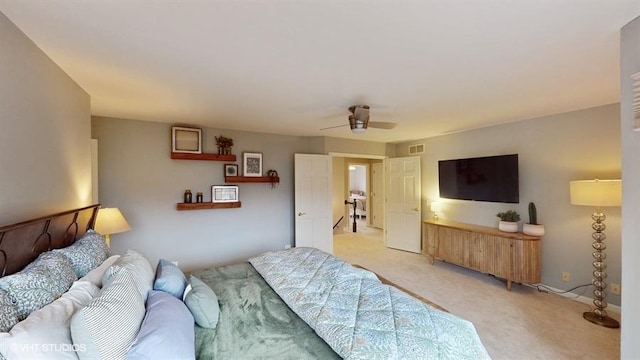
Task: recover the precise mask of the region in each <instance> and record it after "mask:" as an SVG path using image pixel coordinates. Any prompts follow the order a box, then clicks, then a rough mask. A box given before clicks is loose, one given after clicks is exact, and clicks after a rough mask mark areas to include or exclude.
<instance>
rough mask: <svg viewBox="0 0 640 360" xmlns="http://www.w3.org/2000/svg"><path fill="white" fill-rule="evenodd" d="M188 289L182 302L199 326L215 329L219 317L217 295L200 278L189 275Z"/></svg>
mask: <svg viewBox="0 0 640 360" xmlns="http://www.w3.org/2000/svg"><path fill="white" fill-rule="evenodd" d="M189 281H190V283H191V284H190V289H187V290H186V291H185V295H184V296H185V297H184V303H185V304H186V305H187V308H189V311H191V314H192V315H193V318H194V319H195V321H196V324H198V325H199V326H201V327H204V328H209V329H215V328H216V326H217V325H218V318H219V317H220V304H218V297H217V296H216V293H214V292H213V290H211V288H210V287H209V286H208V285H207V284H205V283H204V282H202V280H200V279H198V278H197V277H195V276H193V275H191V277H190V278H189Z"/></svg>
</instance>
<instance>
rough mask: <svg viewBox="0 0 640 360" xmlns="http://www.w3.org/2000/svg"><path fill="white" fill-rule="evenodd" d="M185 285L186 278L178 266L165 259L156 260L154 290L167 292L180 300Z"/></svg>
mask: <svg viewBox="0 0 640 360" xmlns="http://www.w3.org/2000/svg"><path fill="white" fill-rule="evenodd" d="M186 287H187V278H186V277H185V276H184V273H183V272H182V270H180V268H178V267H177V266H175V265H174V264H173V263H172V262H170V261H167V260H165V259H160V261H158V266H157V267H156V278H155V280H154V282H153V289H154V290H161V291H164V292H167V293H169V294H171V295H173V296H175V297H176V298H178V299H180V300H182V295H183V294H184V289H185V288H186Z"/></svg>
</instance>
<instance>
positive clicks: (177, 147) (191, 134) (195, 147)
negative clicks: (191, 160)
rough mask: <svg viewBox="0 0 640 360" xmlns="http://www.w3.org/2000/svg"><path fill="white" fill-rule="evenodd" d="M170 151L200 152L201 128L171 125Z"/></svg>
mask: <svg viewBox="0 0 640 360" xmlns="http://www.w3.org/2000/svg"><path fill="white" fill-rule="evenodd" d="M171 151H172V152H177V153H190V154H202V129H198V128H190V127H182V126H172V127H171Z"/></svg>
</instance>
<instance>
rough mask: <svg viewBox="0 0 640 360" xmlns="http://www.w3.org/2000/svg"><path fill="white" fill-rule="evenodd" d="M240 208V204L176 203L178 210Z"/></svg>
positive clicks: (238, 202) (237, 202) (236, 202)
mask: <svg viewBox="0 0 640 360" xmlns="http://www.w3.org/2000/svg"><path fill="white" fill-rule="evenodd" d="M241 206H242V202H240V201H235V202H223V203H218V202H215V203H214V202H202V203H178V206H177V208H178V210H207V209H232V208H239V207H241Z"/></svg>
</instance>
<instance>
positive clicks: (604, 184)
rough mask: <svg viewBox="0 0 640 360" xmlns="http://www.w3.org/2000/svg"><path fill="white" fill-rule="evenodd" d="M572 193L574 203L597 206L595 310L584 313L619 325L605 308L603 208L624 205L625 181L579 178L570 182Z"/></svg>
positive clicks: (605, 323)
mask: <svg viewBox="0 0 640 360" xmlns="http://www.w3.org/2000/svg"><path fill="white" fill-rule="evenodd" d="M569 188H570V193H571V203H572V204H573V205H585V206H595V207H596V211H595V212H594V213H593V215H591V218H592V219H593V221H594V222H593V224H591V228H592V229H593V230H594V232H593V233H592V234H591V237H592V238H593V244H591V246H592V247H593V250H594V251H593V259H594V261H593V268H594V270H593V280H592V281H591V283H592V284H593V286H594V289H593V295H594V300H593V305H594V306H595V309H593V311H588V312H585V313H583V314H582V316H583V317H584V318H585V319H587V320H589V321H591V322H592V323H594V324H598V325H601V326H606V327H609V328H618V327H620V323H618V321H617V320H615V319H613V318H611V317H609V316H608V315H607V311H606V310H605V308H606V307H607V291H606V288H607V282H606V280H605V279H606V278H607V262H606V259H607V254H606V253H605V252H604V250H605V249H606V248H607V246H606V245H605V244H604V239H606V235H605V234H604V230H605V229H606V228H607V227H606V226H605V225H604V220H605V219H606V218H607V217H606V216H605V215H604V213H603V212H602V210H601V209H600V208H601V207H604V206H620V205H621V204H622V180H598V179H596V180H576V181H571V182H570V183H569Z"/></svg>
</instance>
